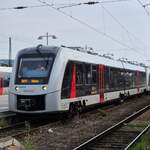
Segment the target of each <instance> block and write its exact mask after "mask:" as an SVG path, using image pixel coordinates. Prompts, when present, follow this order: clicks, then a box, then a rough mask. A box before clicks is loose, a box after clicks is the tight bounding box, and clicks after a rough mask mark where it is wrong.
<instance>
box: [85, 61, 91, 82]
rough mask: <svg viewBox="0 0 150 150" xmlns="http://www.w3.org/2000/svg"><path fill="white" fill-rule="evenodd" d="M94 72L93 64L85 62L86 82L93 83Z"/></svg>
mask: <svg viewBox="0 0 150 150" xmlns="http://www.w3.org/2000/svg"><path fill="white" fill-rule="evenodd" d="M91 81H92V74H91V65H90V64H85V84H91Z"/></svg>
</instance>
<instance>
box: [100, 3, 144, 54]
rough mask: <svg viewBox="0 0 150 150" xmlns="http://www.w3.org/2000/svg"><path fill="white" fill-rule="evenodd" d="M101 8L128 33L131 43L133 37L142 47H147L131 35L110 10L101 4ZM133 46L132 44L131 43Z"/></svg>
mask: <svg viewBox="0 0 150 150" xmlns="http://www.w3.org/2000/svg"><path fill="white" fill-rule="evenodd" d="M100 5H101V7H102V8H103V9H104V10H105V12H106V13H107V14H108V15H109V16H110V17H111V18H112V19H113V20H114V21H115V22H116V23H117V24H118V25H119V26H120V27H121V28H122V29H123V30H124V31H125V32H126V33H127V36H128V38H129V42H131V41H132V39H131V37H130V36H132V37H133V38H134V39H136V40H138V41H139V42H140V43H141V45H143V46H146V45H145V44H144V43H143V42H142V41H141V40H140V39H139V38H137V37H136V36H135V35H134V34H133V33H131V32H130V31H129V30H128V29H127V28H126V27H125V26H124V25H123V24H122V23H121V22H120V21H119V20H118V19H117V18H116V17H115V16H114V15H113V14H112V13H111V12H110V11H109V10H108V9H106V8H105V7H104V6H103V5H102V4H100ZM131 44H132V43H131ZM136 51H137V52H138V53H140V52H139V51H138V50H136Z"/></svg>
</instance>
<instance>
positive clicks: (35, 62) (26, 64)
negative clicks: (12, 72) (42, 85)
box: [18, 57, 53, 78]
mask: <svg viewBox="0 0 150 150" xmlns="http://www.w3.org/2000/svg"><path fill="white" fill-rule="evenodd" d="M52 62H53V58H52V57H48V58H41V57H40V58H21V59H20V64H19V71H18V78H47V77H48V75H49V71H50V68H51V66H52Z"/></svg>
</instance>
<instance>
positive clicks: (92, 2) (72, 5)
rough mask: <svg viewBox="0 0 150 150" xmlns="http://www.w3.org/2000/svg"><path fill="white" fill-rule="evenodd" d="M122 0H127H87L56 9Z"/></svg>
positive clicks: (119, 0) (121, 0) (120, 0)
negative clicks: (87, 0)
mask: <svg viewBox="0 0 150 150" xmlns="http://www.w3.org/2000/svg"><path fill="white" fill-rule="evenodd" d="M124 1H129V0H110V1H89V2H84V3H73V4H67V5H64V6H62V7H57V9H64V8H69V7H75V6H80V5H95V4H99V3H116V2H124Z"/></svg>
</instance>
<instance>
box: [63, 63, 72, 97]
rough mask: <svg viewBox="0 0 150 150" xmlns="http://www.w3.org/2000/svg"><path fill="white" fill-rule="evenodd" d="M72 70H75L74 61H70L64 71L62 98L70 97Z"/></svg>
mask: <svg viewBox="0 0 150 150" xmlns="http://www.w3.org/2000/svg"><path fill="white" fill-rule="evenodd" d="M72 71H73V62H71V61H70V62H68V64H67V66H66V69H65V73H64V78H63V84H62V89H61V98H69V97H70V90H71V80H72Z"/></svg>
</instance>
